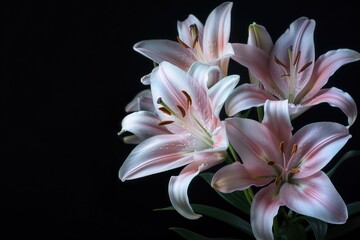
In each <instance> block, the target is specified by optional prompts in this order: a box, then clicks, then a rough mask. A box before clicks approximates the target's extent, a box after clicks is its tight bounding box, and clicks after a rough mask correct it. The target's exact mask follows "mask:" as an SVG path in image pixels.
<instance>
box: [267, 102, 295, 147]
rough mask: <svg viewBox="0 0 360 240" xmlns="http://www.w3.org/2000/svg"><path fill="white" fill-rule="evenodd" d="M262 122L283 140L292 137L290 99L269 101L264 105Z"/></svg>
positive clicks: (286, 140) (285, 140)
mask: <svg viewBox="0 0 360 240" xmlns="http://www.w3.org/2000/svg"><path fill="white" fill-rule="evenodd" d="M264 111H265V112H266V114H265V115H264V119H263V121H262V124H263V125H264V126H266V127H267V128H268V129H271V131H272V132H273V133H274V135H275V136H277V137H278V139H280V140H281V141H284V142H288V140H289V139H290V138H291V137H292V130H293V127H292V125H291V121H290V118H289V108H288V100H278V101H269V100H267V101H266V102H265V105H264Z"/></svg>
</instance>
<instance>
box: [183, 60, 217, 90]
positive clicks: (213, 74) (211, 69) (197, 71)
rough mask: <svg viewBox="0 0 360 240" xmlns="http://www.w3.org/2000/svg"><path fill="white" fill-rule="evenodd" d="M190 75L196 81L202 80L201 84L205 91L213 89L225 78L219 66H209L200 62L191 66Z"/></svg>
mask: <svg viewBox="0 0 360 240" xmlns="http://www.w3.org/2000/svg"><path fill="white" fill-rule="evenodd" d="M188 73H189V74H190V75H191V76H192V77H193V78H194V79H197V80H200V81H201V82H199V84H200V86H202V87H203V88H204V89H205V88H210V87H212V86H213V85H214V84H215V83H217V82H218V81H219V80H220V79H221V78H222V77H223V76H222V74H221V71H220V68H219V67H218V66H209V65H207V64H204V63H201V62H198V61H197V62H194V63H193V64H192V65H191V66H190V68H189V70H188Z"/></svg>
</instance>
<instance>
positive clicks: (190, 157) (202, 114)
mask: <svg viewBox="0 0 360 240" xmlns="http://www.w3.org/2000/svg"><path fill="white" fill-rule="evenodd" d="M214 72H217V74H214ZM214 76H219V77H222V75H221V72H220V68H219V67H217V66H208V65H204V64H202V63H200V62H195V63H194V64H193V65H192V66H191V67H190V68H189V71H188V72H185V71H184V70H182V69H180V68H179V67H177V66H175V65H173V64H171V63H169V62H165V61H163V62H161V63H160V64H159V66H158V67H156V68H154V69H153V70H152V72H151V75H150V91H151V95H152V100H153V106H154V108H153V109H154V112H152V111H146V110H140V111H135V112H133V113H130V114H129V115H127V116H126V117H125V118H124V119H123V121H122V130H121V132H120V133H124V132H126V131H129V132H132V133H133V134H134V135H135V136H137V137H138V139H141V141H139V144H138V145H137V146H136V147H135V148H134V149H133V150H132V151H131V152H130V154H129V155H128V157H127V158H126V159H125V161H124V163H123V165H122V166H121V168H120V170H119V178H120V179H121V180H122V181H125V180H130V179H136V178H141V177H145V176H148V175H152V174H156V173H160V172H164V171H167V170H171V169H175V168H179V167H182V166H185V167H184V168H183V169H182V171H181V172H180V174H179V175H178V176H172V177H171V179H170V181H169V186H168V190H169V197H170V201H171V203H172V205H173V206H174V208H175V209H176V210H177V211H178V212H179V213H180V214H181V215H183V216H184V217H186V218H189V219H197V218H199V217H200V216H201V215H199V214H195V213H194V212H193V210H192V208H191V206H190V203H189V199H188V196H187V189H188V185H189V184H190V182H191V180H192V179H193V178H194V177H195V176H196V175H197V174H199V172H201V171H203V170H206V169H208V168H210V167H212V166H214V165H216V164H218V163H221V162H222V161H224V159H225V157H226V156H227V153H226V150H227V147H228V138H227V134H226V130H225V128H224V123H223V122H222V121H221V120H220V118H219V114H220V111H221V109H222V106H223V104H224V102H225V100H226V98H227V97H228V96H229V95H230V93H231V91H233V89H234V88H235V86H236V85H237V83H238V81H239V76H238V75H230V76H226V77H222V78H221V79H220V80H219V81H215V82H216V83H215V84H214V85H213V86H212V87H210V88H208V86H207V83H208V82H209V81H211V82H212V81H214V79H213V77H214Z"/></svg>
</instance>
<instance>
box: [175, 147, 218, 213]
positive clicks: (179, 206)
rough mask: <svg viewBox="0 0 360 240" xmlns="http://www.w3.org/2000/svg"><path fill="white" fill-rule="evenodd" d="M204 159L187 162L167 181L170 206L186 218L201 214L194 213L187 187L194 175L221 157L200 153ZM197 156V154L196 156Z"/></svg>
mask: <svg viewBox="0 0 360 240" xmlns="http://www.w3.org/2000/svg"><path fill="white" fill-rule="evenodd" d="M201 156H202V157H203V158H204V159H206V160H204V159H203V160H199V161H195V162H193V163H190V164H188V165H187V166H186V167H184V169H183V170H182V171H181V173H180V174H179V176H172V177H171V178H170V181H169V187H168V191H169V197H170V201H171V204H172V206H173V207H174V208H175V209H176V210H177V211H178V212H179V213H180V214H181V215H182V216H184V217H186V218H188V219H198V218H200V217H201V216H202V215H201V214H196V213H194V211H193V209H192V207H191V205H190V202H189V198H188V194H187V192H188V187H189V185H190V182H191V181H192V179H193V178H194V177H196V176H197V175H198V174H199V173H200V172H201V171H204V170H206V169H208V168H210V167H212V166H214V165H216V164H218V163H219V161H220V160H222V158H218V157H217V156H219V155H214V154H201ZM198 157H199V156H198Z"/></svg>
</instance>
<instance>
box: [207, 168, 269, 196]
mask: <svg viewBox="0 0 360 240" xmlns="http://www.w3.org/2000/svg"><path fill="white" fill-rule="evenodd" d="M269 170H270V168H268V167H266V168H264V167H262V165H260V167H259V168H257V173H253V172H249V171H248V170H247V169H246V168H245V166H244V165H243V164H241V163H240V162H234V163H232V164H230V165H225V166H224V167H222V168H221V169H219V170H218V171H217V172H216V173H215V174H214V176H213V178H212V180H211V186H212V187H213V188H215V189H217V190H219V191H221V192H223V193H230V192H233V191H237V190H244V189H247V188H249V187H250V186H252V185H254V186H264V185H266V184H268V183H269V182H271V181H272V180H273V178H272V177H262V178H259V177H257V176H271V175H272V174H273V172H272V171H269Z"/></svg>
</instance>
